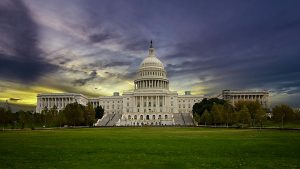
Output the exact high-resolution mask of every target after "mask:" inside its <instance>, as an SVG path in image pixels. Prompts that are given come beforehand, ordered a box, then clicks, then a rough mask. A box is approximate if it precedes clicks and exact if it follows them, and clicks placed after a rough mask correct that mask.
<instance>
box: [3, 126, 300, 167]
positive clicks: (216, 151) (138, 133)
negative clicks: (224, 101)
mask: <svg viewBox="0 0 300 169" xmlns="http://www.w3.org/2000/svg"><path fill="white" fill-rule="evenodd" d="M299 167H300V132H299V131H280V130H262V131H260V130H254V129H208V128H150V127H149V128H148V127H143V128H90V129H58V130H33V131H31V130H22V131H5V132H0V168H84V169H88V168H153V169H154V168H251V169H253V168H299Z"/></svg>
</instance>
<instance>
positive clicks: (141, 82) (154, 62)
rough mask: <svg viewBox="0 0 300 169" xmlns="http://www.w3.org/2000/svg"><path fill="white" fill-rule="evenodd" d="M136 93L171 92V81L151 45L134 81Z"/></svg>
mask: <svg viewBox="0 0 300 169" xmlns="http://www.w3.org/2000/svg"><path fill="white" fill-rule="evenodd" d="M134 85H135V91H143V90H146V91H147V90H149V89H150V90H153V89H164V90H169V80H168V79H167V73H166V71H165V68H164V65H163V63H162V62H161V61H160V60H159V59H158V58H157V57H156V55H155V49H154V48H153V46H152V41H151V45H150V48H149V54H148V56H147V57H146V58H145V59H144V60H143V62H142V63H141V65H140V67H139V70H138V73H137V78H136V80H135V81H134Z"/></svg>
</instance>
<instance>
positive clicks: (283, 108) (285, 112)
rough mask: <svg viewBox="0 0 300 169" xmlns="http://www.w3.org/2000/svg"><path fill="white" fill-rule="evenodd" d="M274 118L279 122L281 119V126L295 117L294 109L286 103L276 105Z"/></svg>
mask: <svg viewBox="0 0 300 169" xmlns="http://www.w3.org/2000/svg"><path fill="white" fill-rule="evenodd" d="M272 113H273V119H274V120H275V121H277V122H280V121H281V128H283V124H284V122H286V121H289V120H291V119H292V118H293V113H294V112H293V109H292V108H290V107H289V106H288V105H286V104H282V105H279V106H275V107H274V108H273V111H272Z"/></svg>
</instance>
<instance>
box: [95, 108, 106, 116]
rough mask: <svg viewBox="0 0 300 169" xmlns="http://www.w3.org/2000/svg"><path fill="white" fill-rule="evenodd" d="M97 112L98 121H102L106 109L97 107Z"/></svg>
mask: <svg viewBox="0 0 300 169" xmlns="http://www.w3.org/2000/svg"><path fill="white" fill-rule="evenodd" d="M95 112H96V114H95V118H96V119H101V118H102V117H103V115H104V109H103V108H102V106H97V107H96V108H95Z"/></svg>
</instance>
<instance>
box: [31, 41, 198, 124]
mask: <svg viewBox="0 0 300 169" xmlns="http://www.w3.org/2000/svg"><path fill="white" fill-rule="evenodd" d="M202 98H203V96H202V95H191V93H190V92H186V95H178V93H177V92H176V91H170V90H169V80H168V78H167V72H166V71H165V69H164V65H163V63H162V62H161V61H160V60H159V59H158V58H157V57H156V55H155V49H154V48H153V47H152V44H151V46H150V48H149V54H148V56H147V57H146V58H145V59H144V60H143V62H142V63H141V64H140V67H139V69H138V71H137V76H136V79H135V80H134V89H133V90H132V91H127V92H124V93H123V95H122V96H120V95H119V93H118V92H115V93H114V94H113V96H100V97H97V98H87V97H85V96H84V95H81V94H75V93H51V94H49V93H48V94H38V96H37V108H36V111H37V112H39V113H41V111H42V110H43V109H44V108H45V107H47V108H48V109H50V108H52V107H53V106H54V105H55V106H56V107H58V110H63V109H64V107H65V106H66V105H67V104H68V103H73V102H78V103H80V104H83V105H86V104H87V103H88V102H90V103H91V104H92V105H93V106H94V107H96V106H99V105H101V106H102V107H103V108H104V114H105V115H104V117H103V119H100V120H99V121H98V122H97V123H96V125H100V122H101V120H102V121H105V118H107V123H106V124H108V123H109V121H112V119H113V118H119V119H114V120H116V122H115V124H113V125H117V126H132V125H133V126H137V125H179V122H177V121H176V118H174V114H183V113H184V114H185V115H184V116H182V118H183V117H190V118H192V108H193V104H194V103H195V102H199V101H201V100H202ZM112 114H118V115H117V116H115V115H113V116H112Z"/></svg>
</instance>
